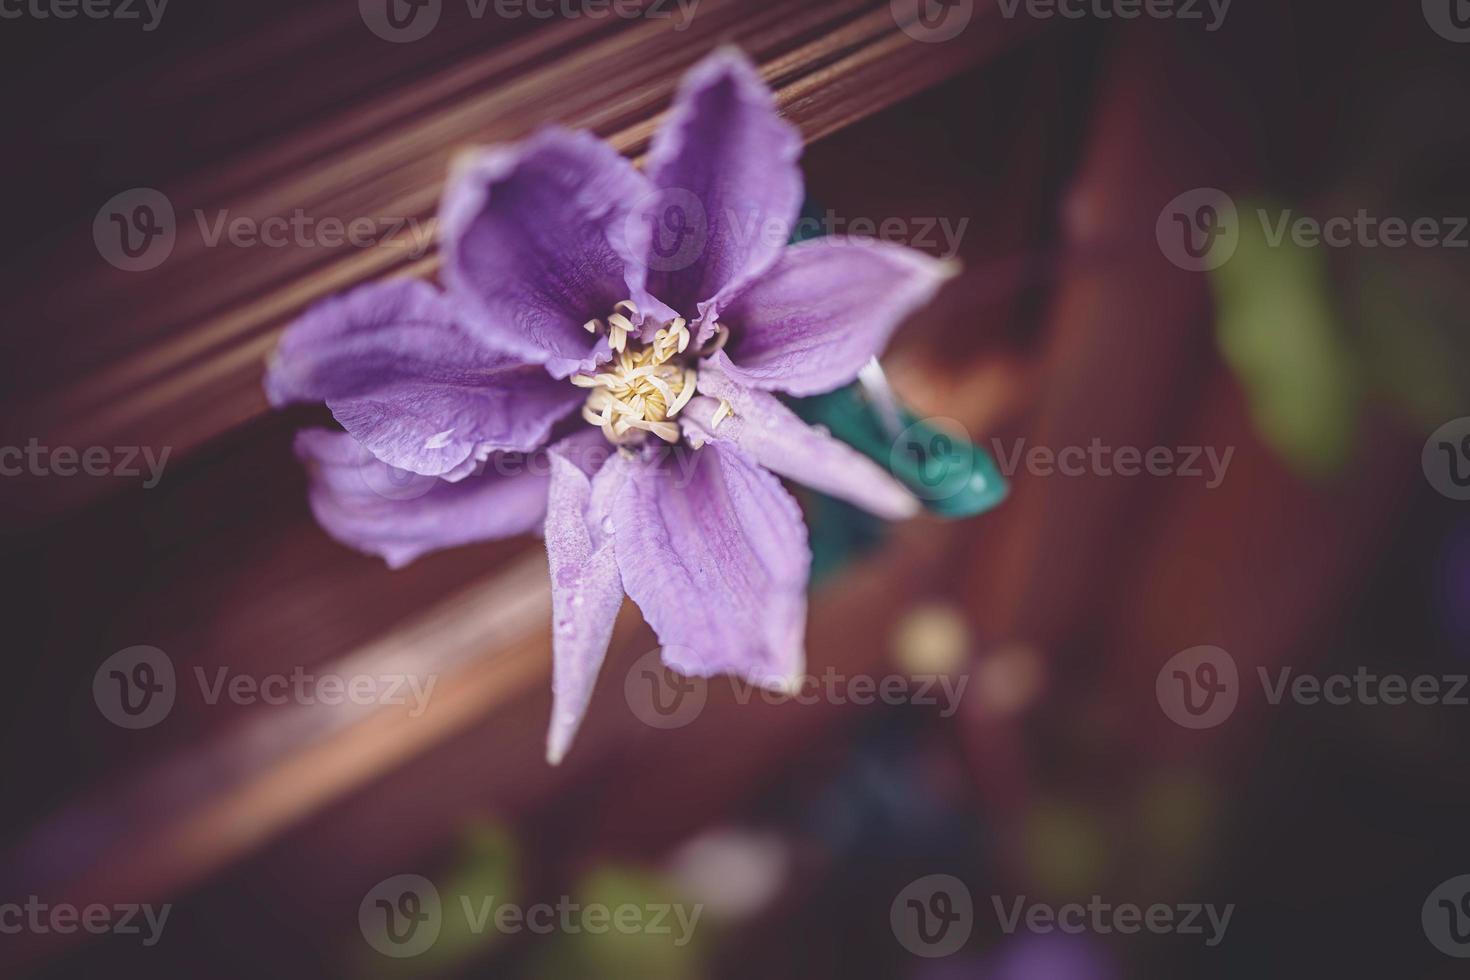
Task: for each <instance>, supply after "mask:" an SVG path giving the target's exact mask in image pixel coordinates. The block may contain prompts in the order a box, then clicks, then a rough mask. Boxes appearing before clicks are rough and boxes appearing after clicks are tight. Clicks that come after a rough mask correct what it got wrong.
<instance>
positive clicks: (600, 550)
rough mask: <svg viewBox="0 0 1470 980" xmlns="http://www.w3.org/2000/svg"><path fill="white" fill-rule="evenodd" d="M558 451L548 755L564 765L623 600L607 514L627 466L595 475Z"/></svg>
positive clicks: (549, 517)
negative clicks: (563, 759)
mask: <svg viewBox="0 0 1470 980" xmlns="http://www.w3.org/2000/svg"><path fill="white" fill-rule="evenodd" d="M599 438H600V436H599ZM579 455H582V454H579ZM550 457H551V492H550V496H549V498H548V501H547V507H546V556H547V559H548V561H549V563H550V565H551V615H552V621H553V623H554V626H553V629H552V635H551V644H552V662H551V694H552V708H551V727H550V730H549V731H548V732H547V734H546V760H547V761H548V762H550V763H551V764H552V765H556V764H558V763H560V762H561V760H562V757H563V756H565V755H566V753H567V749H569V748H570V747H571V744H572V739H573V738H574V737H576V734H577V729H578V728H579V727H581V724H582V717H583V716H584V715H585V714H586V713H587V704H588V702H589V701H591V700H592V688H593V687H594V686H595V685H596V683H597V673H598V671H599V670H601V669H602V661H603V659H604V658H605V657H606V656H607V644H608V641H609V640H610V639H611V638H612V630H613V623H614V622H615V621H616V619H617V616H618V610H619V609H620V608H622V605H623V582H622V579H621V578H620V577H619V575H618V564H617V560H616V559H615V558H614V557H613V537H612V535H610V534H608V533H607V532H606V531H605V530H604V529H603V526H602V522H603V520H604V519H605V518H606V517H607V506H608V503H609V501H610V495H611V494H615V493H616V492H617V488H618V487H619V486H621V483H622V480H623V478H624V477H625V475H626V473H625V471H624V470H623V468H622V466H621V460H620V459H619V463H618V464H614V465H610V466H605V467H603V468H602V469H601V470H599V471H598V472H597V474H596V475H595V476H593V477H592V479H590V480H589V479H588V478H587V473H586V472H585V471H584V470H583V465H584V463H585V461H584V460H583V459H575V460H574V458H573V457H572V456H571V455H568V453H567V447H566V446H565V445H564V444H558V445H557V446H553V447H552V449H551V451H550ZM614 458H618V457H614Z"/></svg>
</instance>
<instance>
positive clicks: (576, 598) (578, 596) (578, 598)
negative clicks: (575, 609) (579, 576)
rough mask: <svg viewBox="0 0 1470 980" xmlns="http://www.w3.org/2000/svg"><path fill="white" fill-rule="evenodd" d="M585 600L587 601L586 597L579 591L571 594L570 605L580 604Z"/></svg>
mask: <svg viewBox="0 0 1470 980" xmlns="http://www.w3.org/2000/svg"><path fill="white" fill-rule="evenodd" d="M586 601H587V597H586V596H584V595H582V593H580V592H577V593H574V594H573V595H572V605H573V606H580V605H582V604H583V603H584V602H586Z"/></svg>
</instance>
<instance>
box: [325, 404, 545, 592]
mask: <svg viewBox="0 0 1470 980" xmlns="http://www.w3.org/2000/svg"><path fill="white" fill-rule="evenodd" d="M296 455H297V457H298V458H300V459H301V461H302V462H303V463H304V464H306V467H307V470H308V472H309V473H310V474H311V491H310V500H311V510H312V513H314V514H315V515H316V519H317V523H319V524H321V526H322V527H323V528H325V529H326V531H327V533H328V534H330V535H331V536H332V537H334V538H336V539H337V540H338V541H340V542H342V543H343V544H345V545H347V546H348V547H350V548H356V549H357V550H358V551H364V552H367V553H368V554H372V555H378V556H379V557H381V558H383V559H384V560H385V561H387V563H388V566H389V567H390V568H401V567H403V566H404V565H407V564H408V563H409V562H411V561H413V560H414V559H415V558H418V557H419V556H420V555H424V554H427V553H429V552H431V551H438V550H439V549H441V548H452V547H456V546H458V545H465V544H473V543H475V542H477V541H489V540H492V539H494V538H505V537H510V536H511V535H515V534H522V533H525V532H527V531H533V530H535V529H536V527H537V526H538V525H539V524H540V523H541V519H542V517H543V516H544V515H545V513H546V491H547V486H548V483H549V478H548V477H547V475H546V469H545V467H544V466H533V465H530V463H529V461H528V460H527V459H526V458H524V457H522V456H520V455H518V454H517V455H514V456H503V457H502V456H494V457H492V458H491V460H490V465H487V466H486V468H485V471H484V472H483V473H481V474H479V475H476V476H470V477H467V478H466V479H464V480H463V481H461V482H459V483H449V482H447V481H445V480H442V479H440V478H438V477H433V476H424V475H422V474H417V473H410V472H408V471H407V470H401V469H395V468H394V467H391V466H388V465H387V464H386V463H383V462H382V461H380V460H379V459H377V458H376V457H375V456H373V454H372V453H370V452H368V451H367V450H366V449H364V448H363V447H362V446H361V445H359V444H358V442H357V441H356V440H355V439H353V438H352V436H350V435H348V434H347V433H345V432H329V431H327V430H326V429H306V430H304V431H302V432H300V433H298V434H297V436H296Z"/></svg>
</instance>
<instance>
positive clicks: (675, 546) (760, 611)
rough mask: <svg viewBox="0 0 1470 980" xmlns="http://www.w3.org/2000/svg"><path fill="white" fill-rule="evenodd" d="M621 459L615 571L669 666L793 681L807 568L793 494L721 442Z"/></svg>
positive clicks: (801, 663)
mask: <svg viewBox="0 0 1470 980" xmlns="http://www.w3.org/2000/svg"><path fill="white" fill-rule="evenodd" d="M610 465H611V464H610ZM624 465H625V466H626V468H627V470H628V478H627V479H626V481H625V482H624V484H623V487H622V488H621V490H620V491H619V492H618V493H617V495H616V496H615V497H614V498H613V503H612V518H613V526H614V537H615V539H616V542H617V544H616V548H615V552H616V555H617V560H618V568H619V569H620V570H621V571H622V576H623V587H624V588H625V589H626V590H627V592H628V595H629V596H631V597H632V598H633V601H634V602H636V603H638V607H639V608H640V609H641V610H642V611H643V617H644V619H646V620H648V623H649V625H651V626H652V627H653V629H654V632H656V633H657V634H658V638H659V642H660V643H662V644H663V648H664V649H663V660H664V663H666V664H667V665H668V666H670V667H672V668H673V669H675V670H677V671H679V672H680V673H682V674H686V675H690V676H696V677H708V676H711V675H713V674H721V673H731V674H737V675H739V676H741V677H744V678H745V679H747V680H749V681H752V682H754V683H758V684H762V685H769V686H783V685H789V684H791V683H794V682H795V680H796V678H797V677H798V676H799V675H800V673H801V671H802V670H803V669H804V667H805V659H806V657H805V652H804V648H803V633H804V632H805V627H806V583H807V572H808V569H809V568H810V565H811V551H810V549H809V548H808V547H807V540H806V527H805V525H803V524H802V521H801V512H800V510H799V509H798V508H797V506H796V501H795V500H793V499H792V498H791V495H790V494H788V493H787V492H786V491H785V490H784V489H783V488H782V486H781V483H780V481H779V480H777V479H776V478H775V477H774V476H772V475H771V474H769V473H767V472H766V471H765V470H763V469H761V468H760V467H758V466H756V465H755V464H754V463H752V462H750V461H749V460H748V459H747V458H746V457H745V456H744V455H743V454H742V453H741V452H740V451H739V450H738V449H735V448H734V447H733V446H729V445H727V444H722V443H711V444H710V445H708V446H705V447H704V448H703V449H699V450H697V451H695V452H693V453H692V454H690V453H675V454H674V455H673V457H672V458H668V459H655V458H653V457H651V456H650V457H646V458H644V459H641V460H637V461H630V462H626V463H625V464H624Z"/></svg>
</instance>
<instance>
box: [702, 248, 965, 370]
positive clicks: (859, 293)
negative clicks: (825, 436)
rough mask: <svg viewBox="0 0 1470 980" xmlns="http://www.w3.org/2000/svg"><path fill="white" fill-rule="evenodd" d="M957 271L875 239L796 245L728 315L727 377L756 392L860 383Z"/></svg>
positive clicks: (723, 317)
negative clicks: (913, 316) (897, 331)
mask: <svg viewBox="0 0 1470 980" xmlns="http://www.w3.org/2000/svg"><path fill="white" fill-rule="evenodd" d="M954 273H955V264H954V263H952V262H946V261H942V260H939V259H933V258H930V257H929V256H927V255H925V254H924V253H922V252H917V251H915V250H913V249H911V248H906V247H904V246H902V245H894V244H891V243H889V242H882V241H875V240H873V239H863V238H838V237H832V238H814V239H811V240H809V241H805V242H802V243H801V244H799V245H793V246H791V247H790V248H788V249H786V251H785V252H784V253H783V254H782V256H781V259H780V261H778V262H777V263H776V266H775V268H773V269H772V270H771V271H770V272H769V273H768V274H767V275H765V276H764V277H763V278H762V279H761V280H760V281H759V282H757V283H755V284H754V285H753V286H751V287H750V289H748V290H746V291H745V293H744V294H742V295H741V296H740V297H739V299H737V300H736V301H735V302H734V303H733V304H732V305H731V307H730V309H729V310H727V311H725V313H724V314H722V315H721V317H720V321H721V322H722V323H724V324H725V325H726V326H728V327H729V328H730V342H729V344H728V345H727V346H726V348H725V350H726V352H727V353H728V354H729V355H730V361H731V366H730V367H729V368H728V369H727V370H728V372H729V374H730V376H731V377H732V378H734V379H735V380H737V381H740V382H742V383H743V384H746V385H750V386H752V387H756V388H772V389H775V390H777V391H784V392H787V393H788V394H792V395H814V394H818V393H820V392H824V391H831V390H832V389H833V388H837V387H840V386H841V385H844V384H847V383H848V382H849V381H851V380H852V379H853V378H855V377H857V373H858V371H859V370H860V369H861V368H862V366H863V365H864V364H866V363H868V359H869V358H871V357H876V356H878V355H879V354H880V353H882V351H883V348H884V347H886V346H887V344H888V338H889V336H890V335H892V333H893V331H894V329H895V328H897V327H898V325H899V324H900V323H902V322H903V321H904V319H905V318H907V317H908V316H909V314H911V313H913V312H914V311H915V310H917V309H918V308H919V307H921V306H923V305H924V304H925V303H927V302H929V300H930V299H931V298H932V297H933V296H934V293H935V292H936V291H937V290H938V289H939V286H940V284H941V283H943V282H944V280H946V279H948V278H949V277H951V276H953V275H954Z"/></svg>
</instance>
